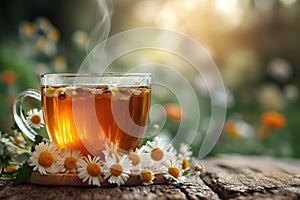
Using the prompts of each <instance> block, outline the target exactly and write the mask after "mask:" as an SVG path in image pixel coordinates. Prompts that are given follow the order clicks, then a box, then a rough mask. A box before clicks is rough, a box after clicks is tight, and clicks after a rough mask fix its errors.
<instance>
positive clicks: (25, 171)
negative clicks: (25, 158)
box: [13, 162, 33, 186]
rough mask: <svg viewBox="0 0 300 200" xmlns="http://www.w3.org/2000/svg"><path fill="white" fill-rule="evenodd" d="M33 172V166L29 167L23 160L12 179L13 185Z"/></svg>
mask: <svg viewBox="0 0 300 200" xmlns="http://www.w3.org/2000/svg"><path fill="white" fill-rule="evenodd" d="M32 172H33V167H31V166H30V165H29V164H28V162H25V163H24V164H23V165H22V167H21V168H20V169H19V174H18V175H17V176H16V178H15V180H14V181H13V186H16V185H20V184H21V183H22V182H23V181H24V180H25V179H26V178H28V177H30V175H31V174H32Z"/></svg>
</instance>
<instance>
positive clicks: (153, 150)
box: [142, 137, 176, 169]
mask: <svg viewBox="0 0 300 200" xmlns="http://www.w3.org/2000/svg"><path fill="white" fill-rule="evenodd" d="M142 148H143V149H144V151H145V152H146V153H148V154H147V155H148V158H147V160H148V161H147V162H149V163H150V164H151V166H152V168H153V169H159V168H160V167H161V166H162V165H165V164H166V162H167V160H169V159H174V158H175V157H176V151H175V149H174V148H173V146H172V144H167V143H166V142H164V141H163V140H162V138H159V137H156V138H155V139H154V141H152V142H150V141H148V142H147V143H146V145H144V146H143V147H142Z"/></svg>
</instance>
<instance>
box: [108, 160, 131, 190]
mask: <svg viewBox="0 0 300 200" xmlns="http://www.w3.org/2000/svg"><path fill="white" fill-rule="evenodd" d="M105 161H106V162H105V163H104V166H103V173H104V175H105V176H104V178H105V179H107V178H108V182H109V183H113V184H117V185H118V186H120V185H123V184H124V183H125V182H126V181H127V179H128V178H129V175H128V174H130V170H131V169H132V164H131V161H130V160H129V159H128V156H127V155H123V156H122V157H121V159H120V161H119V162H118V161H117V159H116V156H115V155H114V154H113V155H112V157H107V159H105Z"/></svg>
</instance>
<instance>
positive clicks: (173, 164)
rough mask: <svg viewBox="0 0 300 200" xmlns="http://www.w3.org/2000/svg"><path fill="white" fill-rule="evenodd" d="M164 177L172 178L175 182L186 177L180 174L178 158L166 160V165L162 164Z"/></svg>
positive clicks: (182, 180) (179, 181)
mask: <svg viewBox="0 0 300 200" xmlns="http://www.w3.org/2000/svg"><path fill="white" fill-rule="evenodd" d="M162 170H163V172H164V177H165V178H166V179H171V180H174V181H175V182H176V183H182V182H184V181H185V179H186V177H185V176H183V174H182V169H181V165H180V162H178V160H171V159H170V160H168V162H167V166H163V167H162Z"/></svg>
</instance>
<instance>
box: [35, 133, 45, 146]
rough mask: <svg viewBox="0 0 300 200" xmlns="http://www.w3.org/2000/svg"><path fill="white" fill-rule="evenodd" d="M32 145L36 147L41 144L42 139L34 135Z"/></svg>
mask: <svg viewBox="0 0 300 200" xmlns="http://www.w3.org/2000/svg"><path fill="white" fill-rule="evenodd" d="M34 140H35V141H34V144H35V145H38V144H39V143H41V142H43V141H44V138H43V137H42V136H40V135H36V136H35V138H34Z"/></svg>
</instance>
